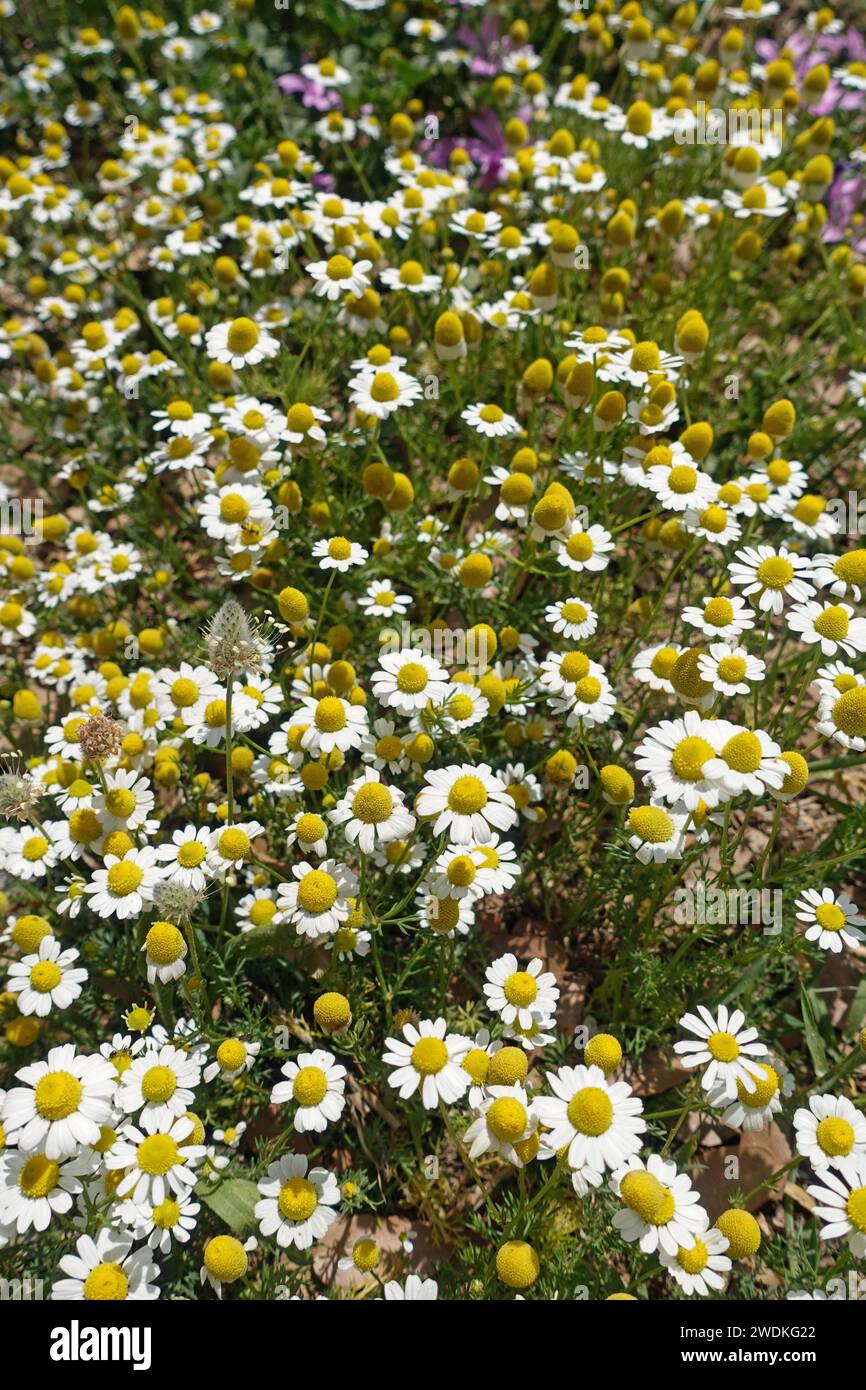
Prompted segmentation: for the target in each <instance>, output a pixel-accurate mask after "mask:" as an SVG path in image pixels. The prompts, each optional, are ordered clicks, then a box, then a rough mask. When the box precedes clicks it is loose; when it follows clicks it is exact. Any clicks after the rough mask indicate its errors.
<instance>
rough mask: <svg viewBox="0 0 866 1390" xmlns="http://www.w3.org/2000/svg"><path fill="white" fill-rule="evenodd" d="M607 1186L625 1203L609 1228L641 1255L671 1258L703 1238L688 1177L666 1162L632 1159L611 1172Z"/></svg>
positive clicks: (702, 1214)
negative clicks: (609, 1183) (637, 1247)
mask: <svg viewBox="0 0 866 1390" xmlns="http://www.w3.org/2000/svg"><path fill="white" fill-rule="evenodd" d="M611 1187H612V1188H613V1190H614V1192H615V1193H616V1194H617V1196H618V1197H619V1198H620V1200H621V1201H623V1202H624V1203H625V1207H624V1208H623V1210H622V1211H618V1212H617V1213H616V1215H615V1216H614V1218H613V1225H614V1227H615V1229H616V1230H617V1231H618V1232H619V1234H620V1235H621V1236H622V1238H623V1240H627V1241H637V1243H638V1245H639V1246H640V1248H641V1250H642V1251H643V1253H644V1254H645V1255H652V1254H653V1253H655V1252H656V1251H658V1253H659V1255H660V1256H661V1255H662V1254H668V1255H672V1256H677V1255H678V1253H679V1251H681V1250H683V1251H689V1250H693V1249H694V1247H695V1244H696V1242H697V1241H698V1239H700V1240H702V1241H703V1240H704V1239H705V1234H706V1231H707V1228H708V1227H709V1224H710V1222H709V1217H708V1216H707V1213H706V1211H705V1210H704V1208H703V1207H702V1206H701V1205H700V1196H699V1194H698V1193H697V1192H695V1190H694V1188H693V1187H692V1185H691V1182H690V1181H689V1177H688V1174H687V1173H678V1172H677V1166H676V1164H675V1163H673V1162H672V1161H670V1160H666V1159H664V1158H661V1157H660V1155H659V1154H650V1156H649V1158H648V1159H647V1160H646V1162H643V1161H642V1160H641V1159H639V1158H638V1157H636V1156H634V1155H633V1156H631V1157H630V1158H629V1159H627V1161H626V1162H625V1163H624V1164H623V1165H622V1166H621V1167H620V1168H618V1169H617V1171H616V1172H615V1173H614V1175H613V1177H612V1178H611Z"/></svg>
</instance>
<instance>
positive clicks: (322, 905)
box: [277, 859, 358, 940]
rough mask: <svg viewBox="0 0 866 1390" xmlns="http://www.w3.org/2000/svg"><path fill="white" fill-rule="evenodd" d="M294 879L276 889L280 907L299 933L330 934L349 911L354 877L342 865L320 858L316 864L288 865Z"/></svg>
mask: <svg viewBox="0 0 866 1390" xmlns="http://www.w3.org/2000/svg"><path fill="white" fill-rule="evenodd" d="M292 874H293V875H294V879H295V882H293V883H281V884H280V886H279V888H278V889H277V896H278V901H279V906H280V910H281V911H282V912H284V913H285V915H286V918H287V919H288V921H290V922H291V923H292V925H293V926H294V928H295V930H296V931H297V932H298V933H299V934H300V935H301V936H309V937H310V938H311V939H313V940H314V939H315V938H316V937H319V936H329V935H332V934H333V933H334V932H335V931H337V930H338V928H339V927H340V926H341V925H342V923H343V922H345V920H346V918H347V917H348V916H349V914H350V912H351V911H352V907H351V903H350V901H349V900H350V899H351V898H354V897H355V895H356V894H357V891H358V880H357V878H356V876H355V874H354V873H353V872H352V870H351V869H350V868H348V867H347V866H346V865H345V864H338V863H337V862H336V860H334V859H323V860H321V861H320V863H319V864H318V865H315V866H314V865H312V864H308V863H306V862H302V863H300V864H293V865H292Z"/></svg>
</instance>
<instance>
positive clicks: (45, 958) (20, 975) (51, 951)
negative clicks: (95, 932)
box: [6, 936, 87, 1018]
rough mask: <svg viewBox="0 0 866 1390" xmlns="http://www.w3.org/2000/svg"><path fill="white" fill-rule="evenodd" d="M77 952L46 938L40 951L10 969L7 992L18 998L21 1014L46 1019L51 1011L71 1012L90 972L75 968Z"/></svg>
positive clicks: (15, 962) (51, 938) (15, 963)
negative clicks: (64, 1010) (64, 949)
mask: <svg viewBox="0 0 866 1390" xmlns="http://www.w3.org/2000/svg"><path fill="white" fill-rule="evenodd" d="M78 959H79V956H78V952H77V951H74V950H68V951H63V950H61V948H60V942H59V941H57V940H56V939H55V938H54V937H52V936H44V937H43V938H42V940H41V941H40V943H39V950H38V951H37V952H36V953H35V954H33V955H29V956H24V957H23V958H22V959H21V960H20V961H13V963H12V964H11V965H10V967H9V978H8V979H7V982H6V989H7V990H8V991H9V993H10V994H15V995H17V996H18V998H17V1003H18V1011H19V1013H21V1014H24V1015H25V1016H26V1015H28V1014H35V1015H36V1017H37V1018H47V1017H48V1015H49V1013H50V1012H51V1010H52V1009H58V1010H60V1009H68V1008H69V1006H70V1005H71V1004H73V1003H74V1002H75V1000H76V999H77V998H78V996H79V995H80V993H81V989H82V986H83V984H84V981H85V980H86V979H87V971H86V970H83V969H81V968H80V967H76V965H75V962H76V961H77V960H78Z"/></svg>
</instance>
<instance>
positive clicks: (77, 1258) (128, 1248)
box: [51, 1226, 159, 1303]
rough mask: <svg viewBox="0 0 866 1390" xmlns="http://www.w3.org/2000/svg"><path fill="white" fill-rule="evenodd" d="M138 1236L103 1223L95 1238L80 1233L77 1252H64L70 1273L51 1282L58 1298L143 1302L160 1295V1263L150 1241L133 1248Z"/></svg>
mask: <svg viewBox="0 0 866 1390" xmlns="http://www.w3.org/2000/svg"><path fill="white" fill-rule="evenodd" d="M133 1239H134V1237H133V1236H131V1235H128V1234H126V1233H125V1232H121V1231H117V1230H114V1229H112V1228H111V1227H110V1226H103V1228H102V1230H101V1231H100V1232H99V1234H98V1235H97V1236H96V1238H95V1239H94V1238H93V1237H91V1236H87V1235H84V1236H79V1237H78V1240H77V1241H76V1242H75V1254H74V1255H63V1256H62V1257H61V1259H60V1261H59V1265H60V1269H61V1270H62V1272H63V1273H64V1274H65V1275H66V1278H65V1279H58V1280H56V1282H55V1283H54V1284H52V1286H51V1298H52V1300H53V1301H54V1302H55V1303H57V1302H67V1301H69V1302H79V1303H80V1302H82V1301H83V1300H85V1299H86V1300H88V1301H94V1300H95V1301H99V1302H107V1301H110V1302H112V1303H117V1302H119V1301H127V1300H128V1301H130V1302H140V1301H142V1300H149V1299H154V1298H159V1287H158V1285H157V1284H156V1282H155V1281H156V1280H157V1279H158V1278H159V1266H158V1265H156V1264H154V1262H153V1260H152V1259H151V1255H150V1250H149V1249H148V1247H147V1246H146V1245H143V1246H140V1247H139V1249H138V1250H133V1249H132V1243H133Z"/></svg>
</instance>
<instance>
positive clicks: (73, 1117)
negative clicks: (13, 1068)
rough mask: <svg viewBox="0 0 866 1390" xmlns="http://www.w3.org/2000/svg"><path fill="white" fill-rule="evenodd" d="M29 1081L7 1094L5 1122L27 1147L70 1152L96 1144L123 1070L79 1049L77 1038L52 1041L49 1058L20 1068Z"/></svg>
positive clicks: (61, 1154) (20, 1077)
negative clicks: (55, 1044)
mask: <svg viewBox="0 0 866 1390" xmlns="http://www.w3.org/2000/svg"><path fill="white" fill-rule="evenodd" d="M15 1079H16V1080H17V1081H21V1082H23V1083H24V1084H23V1085H22V1086H15V1087H13V1089H12V1090H10V1091H9V1092H8V1094H7V1096H6V1100H5V1103H4V1108H3V1127H4V1129H5V1131H6V1133H7V1135H9V1136H13V1135H14V1136H15V1137H16V1138H17V1142H18V1147H19V1149H20V1150H21V1151H22V1152H26V1153H29V1152H31V1151H32V1150H34V1149H40V1150H42V1151H43V1152H44V1153H45V1156H46V1157H47V1158H58V1159H59V1158H66V1157H67V1156H69V1155H70V1154H74V1153H76V1152H77V1151H78V1149H79V1148H80V1147H81V1146H82V1145H83V1144H95V1143H97V1142H98V1140H99V1137H100V1130H101V1127H102V1125H105V1124H108V1123H109V1121H110V1119H111V1115H112V1098H113V1096H114V1089H115V1085H116V1082H117V1073H116V1072H115V1070H114V1067H113V1066H111V1064H110V1063H109V1062H106V1061H105V1060H104V1059H103V1058H102V1057H99V1056H96V1055H94V1056H87V1055H85V1054H78V1055H77V1056H76V1052H75V1047H74V1045H73V1044H72V1043H64V1044H63V1045H62V1046H61V1047H52V1048H51V1050H50V1051H49V1053H48V1056H47V1058H46V1059H45V1061H43V1062H33V1063H31V1064H30V1065H29V1066H26V1067H22V1068H21V1070H20V1071H17V1072H16V1073H15Z"/></svg>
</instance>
